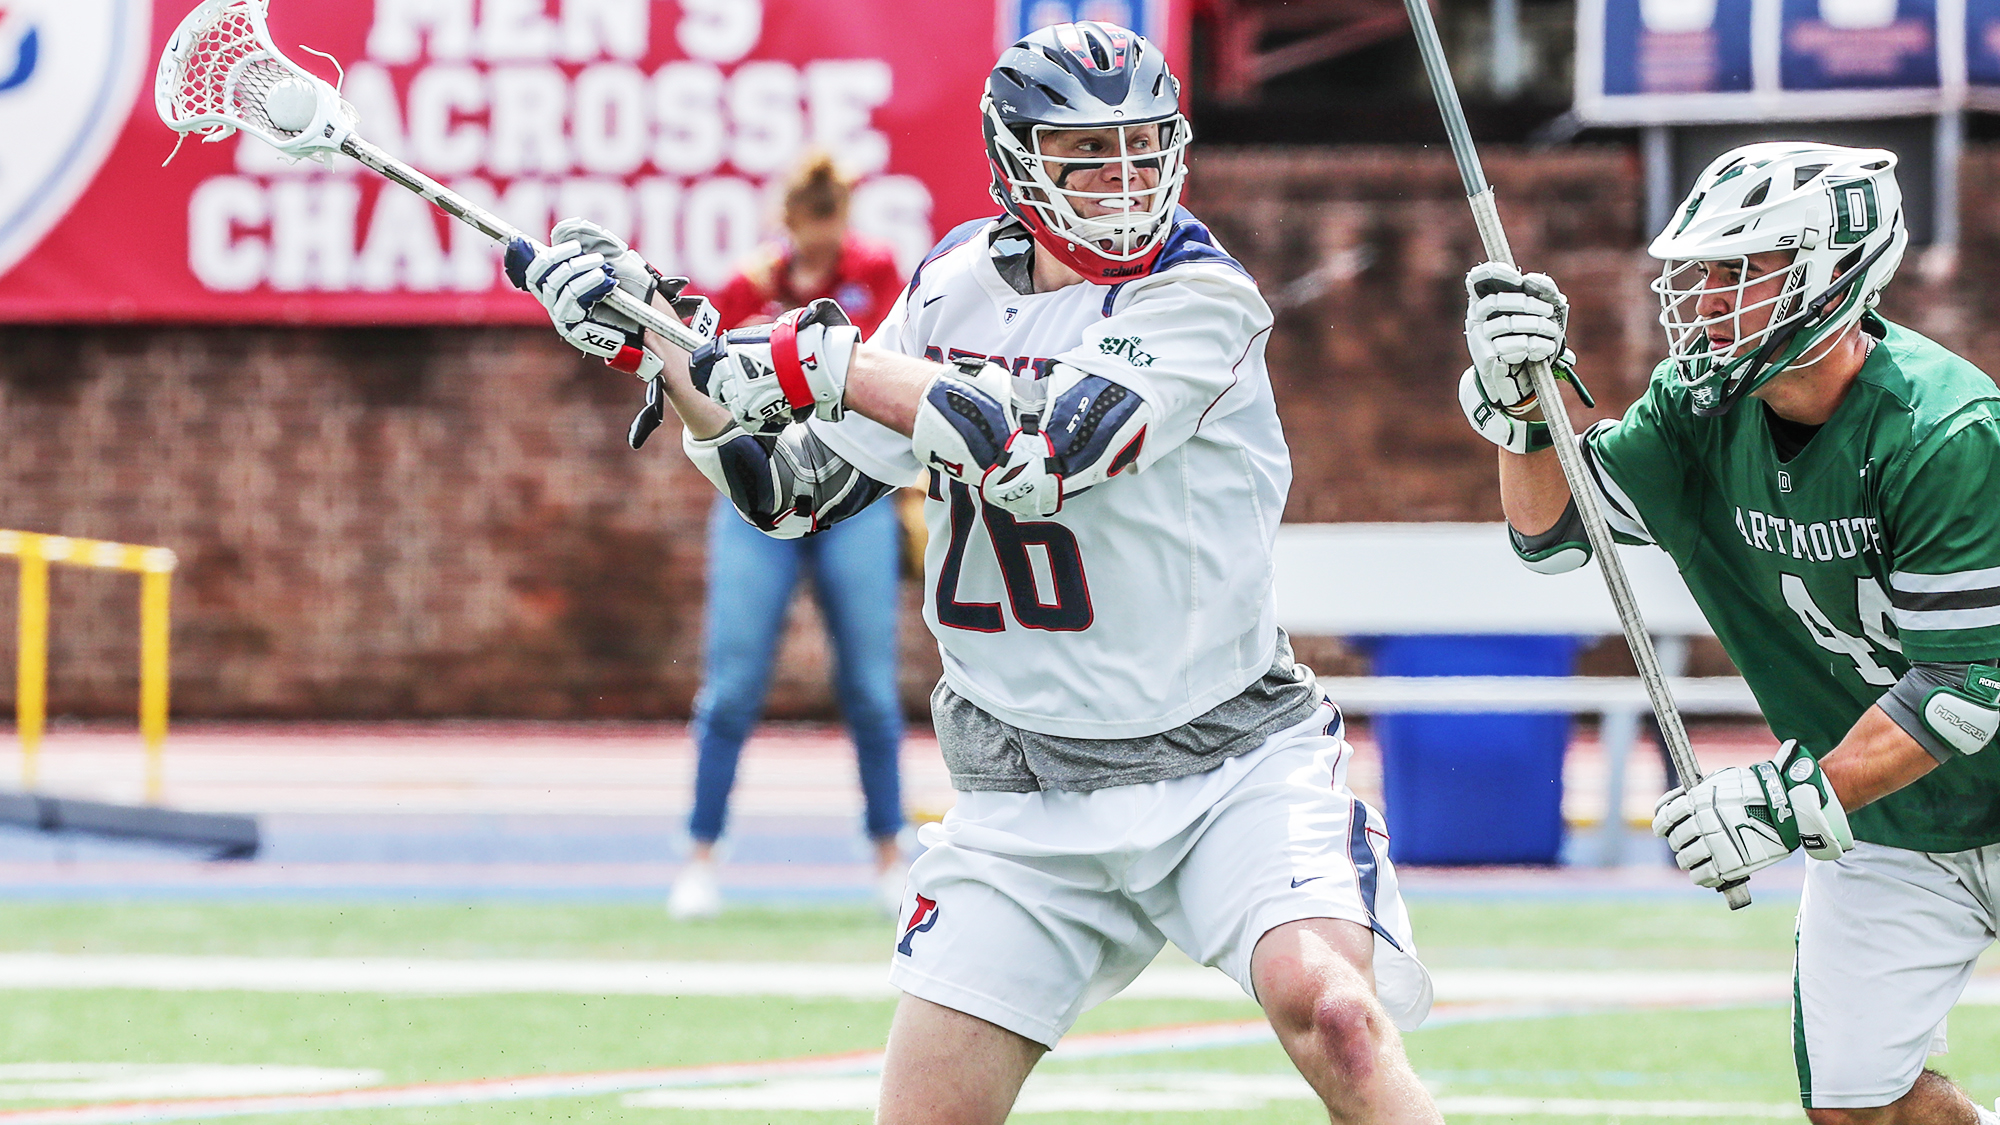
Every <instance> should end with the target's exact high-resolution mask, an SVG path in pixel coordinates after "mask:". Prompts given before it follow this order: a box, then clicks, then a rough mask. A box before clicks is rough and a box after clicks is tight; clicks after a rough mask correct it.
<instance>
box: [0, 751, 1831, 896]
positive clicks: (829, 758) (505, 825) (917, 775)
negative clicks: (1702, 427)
mask: <svg viewBox="0 0 2000 1125" xmlns="http://www.w3.org/2000/svg"><path fill="white" fill-rule="evenodd" d="M1696 739H1697V741H1696V749H1697V752H1698V753H1699V754H1700V755H1701V757H1702V760H1703V763H1704V764H1705V765H1708V766H1710V767H1711V768H1712V767H1713V766H1715V765H1726V764H1734V763H1739V762H1747V761H1750V760H1753V759H1755V758H1758V757H1761V756H1764V755H1766V754H1768V753H1769V752H1770V749H1769V748H1770V741H1769V740H1770V736H1769V734H1768V733H1767V732H1765V731H1764V730H1763V729H1762V728H1761V727H1754V726H1727V727H1700V728H1697V731H1696ZM1353 740H1354V743H1355V750H1356V755H1355V760H1354V762H1353V764H1352V766H1351V769H1350V782H1351V784H1352V785H1353V786H1354V788H1355V790H1356V791H1357V793H1359V794H1360V795H1361V796H1362V797H1363V798H1364V799H1367V800H1370V801H1379V799H1380V791H1381V769H1380V761H1379V756H1378V754H1377V752H1376V748H1375V745H1374V743H1373V741H1372V740H1370V739H1369V738H1368V736H1367V734H1366V731H1365V728H1364V729H1361V730H1359V731H1357V732H1356V733H1355V736H1354V739H1353ZM1603 769H1604V767H1603V758H1602V755H1601V754H1600V753H1599V752H1598V747H1597V743H1596V741H1595V738H1594V736H1593V734H1592V732H1591V731H1590V730H1589V728H1587V727H1584V728H1580V730H1579V737H1578V738H1577V739H1576V740H1575V741H1574V743H1573V744H1572V747H1571V750H1570V753H1569V756H1568V759H1567V763H1566V768H1565V777H1564V781H1565V793H1566V798H1565V814H1566V815H1567V816H1568V817H1569V818H1570V819H1571V820H1572V821H1576V820H1585V821H1594V820H1596V819H1598V818H1599V817H1601V815H1602V813H1603V808H1602V794H1603V791H1604V786H1603V776H1604V774H1603ZM13 772H14V769H13V763H11V762H9V761H7V758H6V756H5V754H4V752H0V788H4V787H7V786H5V784H4V782H5V781H8V780H12V777H11V775H13ZM693 774H694V750H693V745H692V743H691V741H690V740H689V738H688V736H687V732H686V728H685V727H684V726H683V725H680V724H664V723H589V724H583V723H515V722H508V723H502V722H436V723H406V722H396V723H368V724H359V723H339V724H332V723H309V724H274V723H199V724H196V723H189V724H182V725H180V726H178V727H176V728H175V729H174V730H173V731H172V733H171V734H170V735H169V738H168V743H167V756H166V795H165V803H166V804H167V805H168V806H170V807H174V808H183V809H195V810H209V811H230V812H248V813H254V814H257V815H258V817H259V818H260V821H261V824H262V827H263V832H264V840H265V847H264V851H263V853H262V855H261V856H260V857H259V859H258V860H256V861H254V862H250V863H226V864H215V863H205V862H201V861H200V859H199V858H198V857H194V856H188V855H185V854H175V853H172V852H168V851H164V850H163V849H160V848H157V847H152V846H145V845H137V844H122V843H113V842H103V841H95V840H89V839H85V838H80V837H49V836H45V835H42V834H39V833H33V832H27V831H20V830H5V829H0V896H5V895H14V896H23V895H25V896H32V897H44V896H68V895H77V896H84V897H102V896H111V895H141V896H144V895H161V896H170V897H185V896H187V895H189V894H194V895H199V896H204V897H206V896H212V895H213V896H224V897H232V896H245V895H247V896H266V895H274V894H275V895H306V896H314V897H318V896H344V897H353V896H357V895H359V896H369V897H373V896H388V897H436V896H445V897H456V896H464V895H475V896H478V895H520V894H526V895H531V896H547V897H565V898H585V899H653V898H657V896H659V895H660V894H662V893H664V889H665V888H666V887H667V886H668V885H669V884H670V883H671V881H672V878H673V875H674V874H675V872H676V871H677V870H678V867H679V864H680V862H681V860H682V858H683V856H684V855H685V850H686V838H685V830H684V827H683V818H684V816H685V810H686V808H687V806H688V802H689V797H690V787H691V782H692V779H693ZM141 777H142V769H141V760H140V753H139V743H138V738H137V736H136V734H135V733H134V732H132V731H131V730H130V729H129V728H123V727H117V726H99V725H84V726H68V727H63V726H58V727H57V728H56V729H54V730H52V731H51V732H50V735H49V737H48V738H47V740H46V741H45V743H44V744H43V751H42V756H41V779H42V783H41V790H42V792H45V793H50V794H55V795H59V796H71V797H83V798H90V799H95V800H106V801H115V802H121V803H136V802H138V801H139V800H140V798H141ZM903 786H904V802H905V805H906V807H907V808H909V809H910V810H911V811H912V812H913V813H914V814H917V815H919V816H922V815H925V814H929V815H936V814H940V813H942V812H943V811H944V810H945V809H946V808H948V807H949V805H950V803H951V789H950V783H949V778H948V776H947V774H946V772H945V769H944V765H943V762H942V761H941V760H940V758H939V756H938V750H937V744H936V742H935V740H934V739H932V738H931V737H930V735H929V732H928V731H922V732H920V733H918V734H913V736H912V737H911V738H910V739H909V740H908V741H907V742H906V744H905V746H904V752H903ZM1662 788H1663V782H1662V774H1661V769H1660V765H1659V762H1658V759H1657V756H1656V755H1654V754H1652V753H1650V752H1648V751H1647V750H1646V748H1645V747H1644V746H1642V747H1641V748H1640V752H1639V753H1637V754H1635V755H1634V759H1633V762H1632V764H1631V768H1630V772H1629V780H1628V786H1627V792H1628V800H1627V803H1626V808H1625V813H1626V815H1627V817H1628V818H1643V817H1646V816H1649V815H1650V813H1651V809H1652V804H1653V801H1654V799H1655V798H1656V797H1657V795H1658V794H1659V792H1660V790H1661V789H1662ZM860 814H861V795H860V789H859V785H858V783H857V781H856V778H855V772H854V762H853V757H852V753H851V751H850V749H849V747H848V743H847V741H846V739H845V736H844V734H843V732H842V731H840V730H839V729H838V728H835V727H824V726H804V725H785V724H766V725H765V726H764V727H762V728H760V729H759V731H758V734H757V736H756V737H754V738H753V739H752V740H751V742H750V744H749V746H748V747H747V748H746V750H745V753H744V757H743V762H742V766H741V768H740V770H739V773H738V778H737V789H736V793H735V797H734V800H733V804H732V814H731V815H732V819H731V822H730V832H729V834H728V835H727V836H725V838H724V845H725V848H724V855H725V865H724V867H723V882H724V888H725V893H726V894H727V895H729V897H731V898H732V899H735V900H749V899H758V898H789V899H798V898H807V899H836V900H837V899H861V898H865V897H866V894H867V888H868V885H869V882H870V879H869V867H868V861H867V854H866V849H865V847H864V845H863V842H862V840H861V833H860V829H859V824H860ZM1593 832H1594V830H1593ZM1578 843H1579V846H1580V847H1583V848H1585V849H1586V850H1587V849H1588V848H1589V847H1592V846H1594V845H1595V840H1594V838H1584V837H1579V839H1578ZM1625 854H1626V856H1627V860H1628V863H1629V864H1630V866H1626V867H1623V868H1617V869H1609V870H1600V869H1584V868H1571V869H1565V870H1559V871H1544V872H1533V871H1525V872H1524V871H1519V870H1509V871H1451V872H1442V871H1436V870H1417V869H1412V870H1409V871H1407V872H1405V884H1406V886H1408V887H1409V888H1410V889H1411V890H1412V891H1413V892H1417V893H1421V892H1422V891H1423V890H1425V889H1426V888H1435V889H1438V890H1452V891H1461V892H1467V893H1494V894H1519V893H1531V894H1539V893H1551V894H1570V893H1585V894H1589V893H1600V892H1604V891H1636V892H1643V893H1678V892H1684V891H1687V890H1690V888H1688V887H1687V884H1686V883H1685V881H1684V878H1683V877H1681V876H1679V875H1678V874H1677V873H1676V872H1674V871H1672V870H1671V869H1670V868H1666V867H1663V866H1662V865H1661V864H1659V863H1658V862H1657V860H1658V858H1659V855H1658V851H1657V848H1656V847H1655V846H1654V842H1653V841H1651V839H1650V838H1649V837H1645V836H1644V835H1643V834H1637V833H1635V834H1634V835H1633V836H1632V837H1630V838H1629V839H1628V841H1627V846H1626V848H1625ZM52 861H53V862H52ZM1796 884H1797V878H1796V875H1795V874H1794V875H1789V876H1788V875H1786V874H1784V873H1779V874H1776V875H1775V876H1774V877H1772V878H1769V879H1766V880H1764V881H1763V884H1762V885H1764V886H1768V887H1770V888H1771V889H1773V890H1777V889H1780V888H1783V887H1787V886H1790V887H1794V888H1795V887H1796Z"/></svg>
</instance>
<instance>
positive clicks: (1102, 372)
mask: <svg viewBox="0 0 2000 1125" xmlns="http://www.w3.org/2000/svg"><path fill="white" fill-rule="evenodd" d="M998 222H999V221H998V220H988V221H984V222H976V223H968V224H966V225H965V226H962V227H959V228H958V229H957V230H954V231H953V232H952V233H951V234H950V235H948V236H946V238H945V240H944V241H943V242H940V243H939V244H938V247H937V248H936V249H935V250H933V251H932V252H931V255H930V256H929V257H928V258H927V259H926V260H925V262H924V264H923V265H922V266H920V267H919V268H918V271H917V273H916V275H915V276H914V277H913V278H912V279H911V282H910V285H909V286H908V288H906V289H905V291H904V293H903V295H902V297H901V298H900V299H899V300H898V301H897V302H896V304H895V306H894V307H893V308H892V309H891V310H890V312H889V316H888V319H886V320H885V321H883V323H882V326H881V328H880V329H879V330H878V331H877V332H876V333H875V336H874V337H873V339H871V340H870V343H871V344H873V345H875V346H877V347H882V348H886V349H889V350H892V351H897V352H901V353H903V354H905V355H911V356H917V357H921V358H928V359H932V360H938V361H950V360H952V359H954V358H959V357H965V356H982V357H988V358H989V359H990V361H991V362H995V363H1000V364H1005V365H1006V366H1008V367H1009V368H1011V369H1012V370H1014V371H1015V372H1017V373H1019V372H1023V371H1034V372H1037V373H1040V372H1043V371H1046V370H1047V367H1048V365H1049V364H1050V363H1051V362H1060V363H1063V364H1067V365H1069V366H1071V367H1075V368H1078V369H1080V370H1082V371H1084V372H1086V373H1089V374H1092V375H1098V376H1101V377H1103V378H1105V379H1108V380H1111V381H1112V382H1115V383H1118V384H1120V385H1122V386H1124V387H1126V388H1128V389H1129V390H1132V391H1134V392H1136V393H1137V394H1139V395H1140V396H1141V397H1143V398H1144V399H1145V400H1146V402H1148V403H1149V404H1151V406H1152V408H1153V411H1154V415H1153V421H1152V423H1151V425H1150V429H1151V430H1152V432H1151V433H1149V434H1146V435H1144V443H1143V445H1142V446H1141V447H1140V448H1139V450H1138V457H1137V460H1136V462H1134V463H1133V465H1132V467H1131V468H1130V469H1127V470H1126V471H1124V472H1121V473H1120V474H1119V475H1118V476H1116V477H1114V478H1113V479H1111V480H1109V481H1107V482H1105V483H1103V484H1100V485H1098V486H1096V487H1095V488H1091V489H1089V490H1088V491H1085V492H1083V493H1082V494H1080V495H1076V496H1073V497H1071V498H1069V499H1067V500H1065V502H1064V504H1063V506H1062V509H1061V510H1060V511H1059V512H1057V513H1056V514H1055V515H1054V516H1051V517H1049V518H1048V519H1046V520H1025V519H1017V518H1015V517H1013V516H1010V515H1008V514H1007V513H1006V512H1004V511H1001V510H999V509H997V508H992V507H987V506H984V505H982V504H981V503H980V501H979V499H978V496H977V494H976V493H974V492H973V491H972V490H971V489H969V488H967V487H966V486H965V485H963V484H958V483H955V482H953V481H950V480H949V479H944V478H940V477H939V476H937V475H936V474H931V475H930V477H929V491H930V499H929V502H928V503H926V504H925V506H924V513H925V520H926V523H927V525H928V527H929V531H930V543H929V546H928V548H927V549H926V551H925V554H924V583H925V597H924V619H925V621H926V622H927V623H928V624H929V625H930V628H931V632H932V633H934V634H935V635H936V636H937V639H938V646H939V648H940V649H941V650H942V652H943V657H944V677H945V681H946V683H947V684H948V685H949V686H950V687H951V689H952V690H953V691H956V692H958V693H959V694H960V695H962V696H964V697H965V698H966V699H968V700H970V701H972V702H973V703H974V704H976V705H977V706H979V707H980V708H982V709H984V710H986V711H988V712H989V713H991V714H992V715H994V716H995V717H997V718H999V719H1001V720H1003V721H1005V722H1008V723H1012V724H1014V725H1016V726H1020V727H1024V728H1026V729H1028V730H1031V731H1037V732H1040V733H1043V734H1051V735H1066V736H1070V737H1077V738H1099V739H1102V738H1134V737H1140V736H1144V735H1150V734H1157V733H1159V732H1161V731H1165V730H1170V729H1172V728H1174V727H1177V726H1180V725H1181V724H1183V723H1186V722H1187V721H1189V720H1190V719H1193V718H1195V717H1196V716H1198V715H1201V714H1202V713H1204V712H1206V711H1208V710H1209V709H1210V708H1212V707H1214V706H1216V705H1217V704H1219V703H1221V702H1223V701H1224V700H1227V699H1229V698H1231V697H1232V696H1235V695H1237V694H1238V693H1240V692H1242V691H1243V690H1244V689H1245V688H1247V687H1249V686H1250V685H1251V684H1252V683H1254V682H1255V681H1256V680H1257V679H1258V678H1259V677H1260V676H1262V675H1263V674H1264V672H1265V671H1266V670H1267V669H1268V668H1269V667H1270V666H1271V661H1272V658H1273V655H1274V651H1275V646H1276V640H1277V636H1278V631H1277V624H1276V615H1275V607H1274V602H1273V598H1272V592H1271V555H1272V542H1273V539H1274V538H1275V536H1276V533H1277V527H1278V520H1279V517H1280V515H1281V514H1282V513H1283V511H1284V506H1285V493H1286V491H1287V489H1288V488H1289V487H1290V485H1291V458H1290V455H1289V452H1288V451H1287V449H1286V447H1285V440H1284V434H1283V432H1282V431H1281V430H1280V428H1279V425H1278V414H1277V409H1276V406H1275V404H1274V403H1273V400H1272V397H1271V383H1270V377H1269V375H1268V374H1267V372H1266V371H1265V368H1264V345H1265V341H1266V340H1267V339H1268V337H1269V334H1270V330H1271V310H1270V307H1269V306H1268V305H1266V304H1265V303H1264V299H1263V297H1262V296H1260V295H1259V293H1258V292H1257V286H1256V283H1255V282H1253V281H1252V280H1251V279H1250V277H1249V275H1248V274H1247V273H1246V272H1245V271H1244V270H1243V268H1242V267H1241V266H1240V265H1238V264H1237V263H1236V262H1235V261H1234V260H1233V259H1231V258H1230V257H1229V256H1228V255H1226V254H1224V253H1223V252H1222V251H1221V250H1220V249H1218V248H1217V247H1216V246H1215V244H1214V239H1213V236H1211V235H1210V234H1209V232H1208V229H1207V228H1206V227H1204V226H1202V225H1201V223H1199V222H1197V221H1196V220H1195V219H1194V217H1193V216H1191V215H1189V214H1188V213H1187V212H1185V211H1182V212H1180V214H1179V216H1178V217H1177V221H1176V226H1175V229H1174V231H1173V232H1172V234H1170V235H1169V237H1168V238H1167V240H1166V243H1165V245H1164V247H1163V249H1162V251H1161V253H1160V256H1159V259H1158V264H1157V265H1156V267H1155V269H1154V271H1153V272H1152V273H1150V274H1148V275H1147V276H1145V277H1143V278H1139V279H1137V280H1133V281H1128V282H1123V283H1119V284H1115V285H1095V284H1090V283H1081V284H1076V285H1071V286H1068V287H1067V288H1063V289H1059V290H1056V291H1055V292H1051V293H1036V294H1029V295H1023V294H1021V293H1018V292H1016V291H1015V290H1014V288H1013V287H1012V286H1011V285H1009V284H1008V283H1007V282H1006V281H1005V280H1004V279H1003V278H1002V277H1001V275H1000V272H999V270H998V269H997V268H996V266H995V264H994V262H993V257H992V249H991V246H990V241H991V237H990V236H991V235H992V233H993V232H994V230H996V229H997V227H998ZM812 425H813V427H814V432H815V433H816V434H818V436H819V437H820V438H821V439H822V440H823V441H825V442H826V444H827V445H828V446H830V447H831V448H832V449H833V450H834V451H835V452H837V453H839V454H841V455H842V456H843V457H845V458H847V460H848V461H849V462H851V463H852V464H854V465H855V466H856V467H858V468H860V469H861V470H862V471H863V472H865V473H867V474H868V475H870V476H872V477H874V478H876V479H877V480H881V481H885V482H890V483H903V482H908V481H915V480H919V479H920V478H922V477H923V476H924V470H923V469H922V467H921V466H919V465H918V463H917V459H916V456H915V455H914V454H913V453H912V452H911V442H910V439H909V438H907V437H904V436H902V435H900V434H897V433H895V432H894V431H892V430H890V429H888V428H887V427H885V426H882V425H880V424H878V423H876V422H873V421H870V420H868V419H866V418H863V417H861V416H859V415H858V414H849V415H848V416H847V418H845V419H843V420H842V421H840V422H838V423H830V424H829V423H825V422H820V421H817V420H815V421H814V422H813V423H812ZM1133 470H1137V471H1136V472H1135V471H1133Z"/></svg>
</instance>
